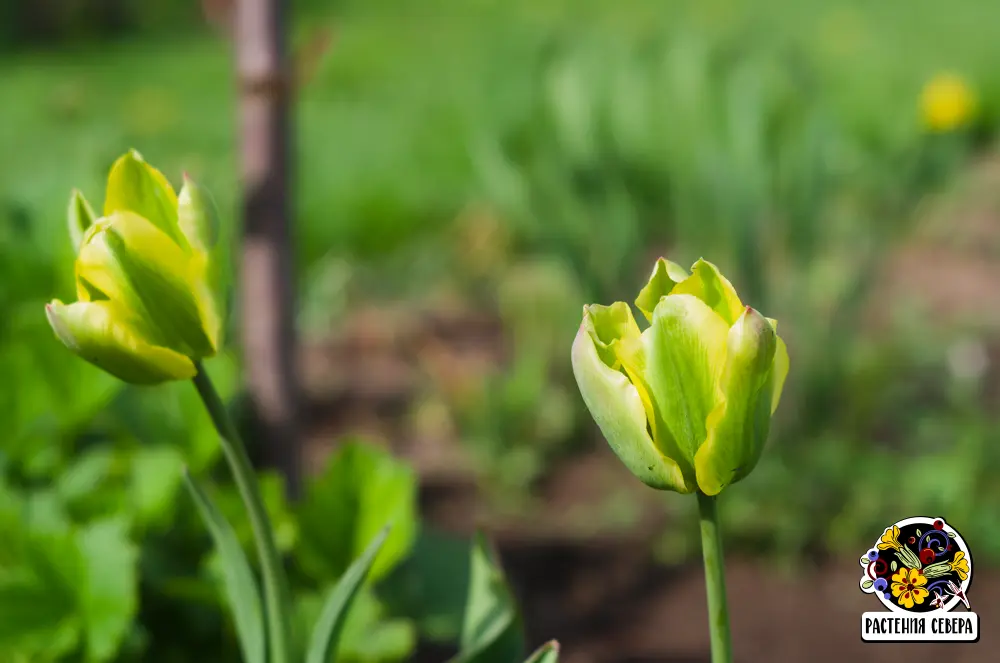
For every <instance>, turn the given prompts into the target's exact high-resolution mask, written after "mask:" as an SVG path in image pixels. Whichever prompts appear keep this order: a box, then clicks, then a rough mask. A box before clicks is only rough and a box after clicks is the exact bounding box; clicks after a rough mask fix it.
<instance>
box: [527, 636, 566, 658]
mask: <svg viewBox="0 0 1000 663" xmlns="http://www.w3.org/2000/svg"><path fill="white" fill-rule="evenodd" d="M558 660H559V643H558V642H556V641H555V640H550V641H548V642H546V643H545V644H544V645H542V646H541V647H539V648H538V649H536V650H535V653H533V654H532V655H531V656H529V657H528V659H527V660H526V661H525V662H524V663H557V661H558Z"/></svg>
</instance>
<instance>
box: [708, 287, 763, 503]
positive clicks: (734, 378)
mask: <svg viewBox="0 0 1000 663" xmlns="http://www.w3.org/2000/svg"><path fill="white" fill-rule="evenodd" d="M777 338H778V337H777V334H775V333H774V327H772V326H771V323H770V322H768V321H767V319H766V318H764V317H763V316H762V315H760V314H759V313H757V311H755V310H753V309H752V308H750V307H747V309H746V310H745V312H744V314H743V315H742V316H741V317H740V319H739V320H737V321H736V324H734V325H733V326H732V328H731V329H730V330H729V332H728V334H727V353H726V363H725V367H724V368H723V371H722V375H721V376H720V379H719V383H718V384H719V392H720V394H719V395H720V396H721V398H722V400H721V401H720V402H719V404H718V405H717V406H716V408H715V409H714V410H713V411H712V413H711V414H710V415H709V417H708V421H707V429H708V437H707V439H706V440H705V443H704V444H703V445H702V446H701V448H699V449H698V452H697V454H695V460H694V464H695V473H696V475H697V477H698V487H699V488H700V489H701V491H702V492H704V493H706V494H708V495H716V494H718V493H719V492H720V491H721V490H722V489H723V488H725V487H726V486H728V485H729V484H731V483H734V482H736V481H739V480H740V479H742V478H743V477H745V476H746V475H747V474H749V473H750V471H751V470H752V469H753V468H754V467H755V466H756V465H757V461H759V460H760V456H761V453H762V452H763V450H764V443H765V442H766V441H767V434H768V432H769V430H770V426H771V403H772V399H773V393H774V388H773V386H772V384H773V370H772V366H773V365H774V356H775V351H776V347H777Z"/></svg>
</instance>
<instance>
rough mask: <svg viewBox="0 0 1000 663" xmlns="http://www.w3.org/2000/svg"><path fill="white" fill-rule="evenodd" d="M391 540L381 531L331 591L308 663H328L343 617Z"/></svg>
mask: <svg viewBox="0 0 1000 663" xmlns="http://www.w3.org/2000/svg"><path fill="white" fill-rule="evenodd" d="M387 536H389V526H386V527H385V528H383V529H382V531H381V532H379V533H378V535H377V536H376V537H375V538H374V539H372V542H371V543H369V544H368V547H367V548H365V551H364V552H363V553H361V557H359V558H357V559H356V560H355V561H354V563H353V564H351V566H350V567H349V568H348V569H347V571H345V572H344V575H343V576H341V578H340V580H338V581H337V584H336V585H335V586H334V588H333V589H332V590H331V591H330V595H329V596H328V597H327V599H326V605H324V606H323V612H322V613H320V616H319V619H318V620H317V621H316V626H315V627H314V629H313V633H312V639H311V640H310V642H309V650H308V651H309V653H308V654H307V655H306V663H329V660H330V654H331V653H332V652H333V651H334V650H335V648H336V646H337V640H338V639H339V637H340V630H341V629H342V628H343V626H344V617H346V616H347V611H348V609H349V608H350V607H351V601H353V600H354V597H355V595H357V593H358V589H359V588H360V587H361V583H363V582H364V580H365V578H366V577H367V576H368V570H369V569H371V566H372V562H374V561H375V556H376V555H377V554H378V551H379V550H380V549H381V548H382V544H383V543H385V539H386V537H387Z"/></svg>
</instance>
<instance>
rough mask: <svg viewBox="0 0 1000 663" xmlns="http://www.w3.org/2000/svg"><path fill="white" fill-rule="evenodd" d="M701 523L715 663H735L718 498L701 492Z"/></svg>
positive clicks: (709, 628)
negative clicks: (730, 630)
mask: <svg viewBox="0 0 1000 663" xmlns="http://www.w3.org/2000/svg"><path fill="white" fill-rule="evenodd" d="M698 514H699V517H700V521H701V552H702V557H703V559H704V562H705V590H706V593H707V595H708V631H709V637H710V639H711V643H712V663H732V661H733V643H732V640H731V638H730V635H729V609H728V607H727V606H726V573H725V560H724V558H723V555H722V534H721V532H720V528H719V511H718V508H717V506H716V496H715V495H706V494H704V493H703V492H701V491H698Z"/></svg>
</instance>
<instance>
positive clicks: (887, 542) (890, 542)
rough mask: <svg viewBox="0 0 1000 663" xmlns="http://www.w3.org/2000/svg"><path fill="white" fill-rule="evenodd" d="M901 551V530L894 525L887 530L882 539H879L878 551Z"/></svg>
mask: <svg viewBox="0 0 1000 663" xmlns="http://www.w3.org/2000/svg"><path fill="white" fill-rule="evenodd" d="M890 548H892V549H893V550H899V548H900V546H899V528H898V527H896V526H895V525H893V526H892V527H891V528H889V529H887V530H885V533H884V534H882V538H880V539H879V544H878V549H879V550H889V549H890Z"/></svg>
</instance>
